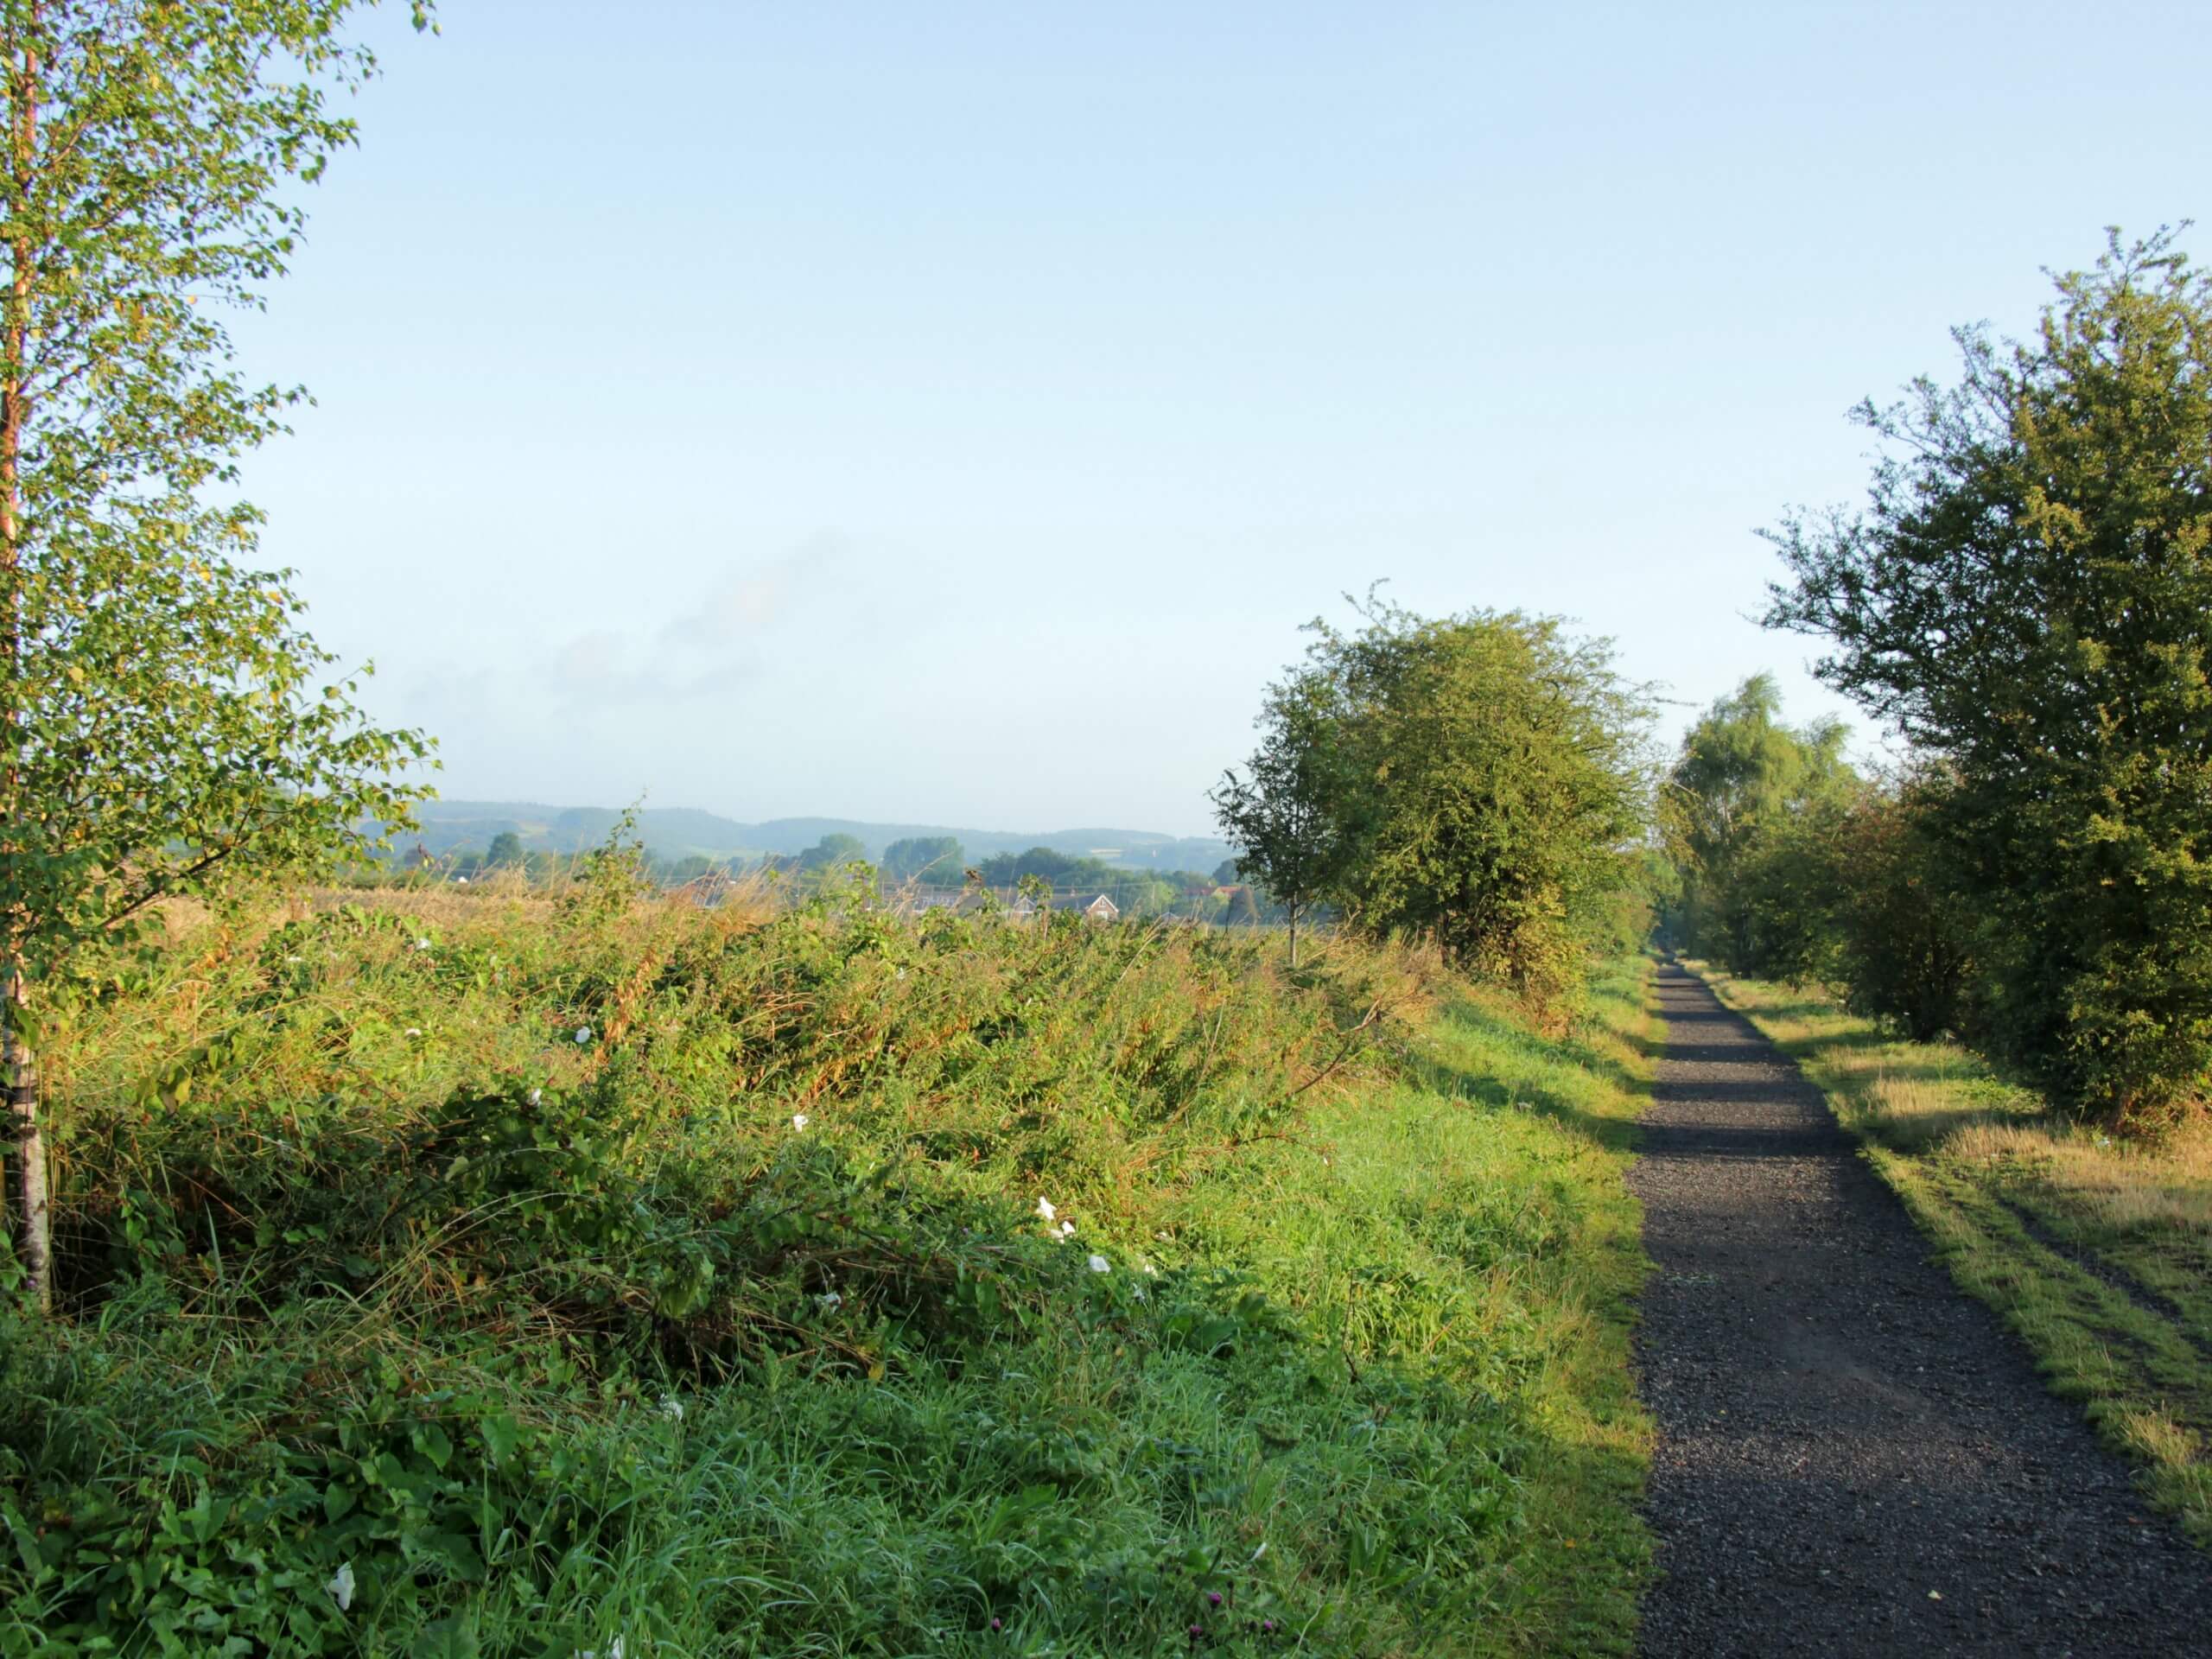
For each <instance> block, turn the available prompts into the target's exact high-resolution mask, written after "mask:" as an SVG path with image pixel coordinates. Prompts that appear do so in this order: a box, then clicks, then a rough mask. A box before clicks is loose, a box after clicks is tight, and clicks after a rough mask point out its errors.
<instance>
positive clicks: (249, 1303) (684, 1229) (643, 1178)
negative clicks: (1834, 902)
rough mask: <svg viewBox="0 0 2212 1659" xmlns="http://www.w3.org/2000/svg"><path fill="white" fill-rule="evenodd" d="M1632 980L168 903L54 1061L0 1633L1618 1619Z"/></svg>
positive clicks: (517, 1647)
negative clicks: (150, 945) (52, 1198)
mask: <svg viewBox="0 0 2212 1659" xmlns="http://www.w3.org/2000/svg"><path fill="white" fill-rule="evenodd" d="M1639 986H1640V977H1639V976H1638V974H1637V971H1636V970H1635V969H1634V967H1633V966H1625V967H1623V968H1622V969H1618V970H1617V971H1616V972H1615V973H1613V974H1612V975H1611V976H1610V977H1608V978H1607V979H1605V980H1604V981H1603V982H1601V983H1600V984H1599V987H1598V988H1597V992H1596V994H1595V995H1594V996H1593V998H1592V1003H1591V1007H1590V1011H1589V1013H1588V1014H1587V1015H1586V1017H1585V1018H1584V1019H1583V1020H1581V1021H1580V1023H1579V1024H1578V1025H1577V1027H1576V1028H1575V1030H1574V1031H1573V1033H1571V1034H1570V1036H1569V1037H1568V1038H1567V1039H1565V1040H1559V1041H1554V1040H1548V1039H1542V1038H1539V1037H1537V1036H1535V1035H1534V1034H1532V1033H1531V1032H1530V1030H1529V1027H1528V1026H1527V1023H1526V1022H1525V1020H1522V1019H1521V1018H1520V1017H1519V1016H1518V1015H1517V1014H1516V1012H1515V1010H1514V1009H1513V1008H1512V1007H1511V1006H1510V1004H1508V1003H1505V1002H1503V1001H1497V1000H1494V999H1490V998H1487V997H1485V996H1484V995H1479V994H1476V993H1471V992H1469V991H1468V990H1466V989H1465V988H1463V987H1460V986H1458V985H1456V984H1455V983H1454V982H1451V981H1449V980H1448V979H1446V977H1445V976H1442V975H1441V974H1440V971H1439V970H1438V969H1436V967H1435V965H1434V964H1433V962H1430V961H1427V960H1425V959H1423V958H1421V957H1414V956H1408V955H1405V954H1399V953H1386V952H1381V951H1376V950H1366V949H1362V948H1357V947H1354V946H1352V945H1350V944H1344V943H1341V942H1335V943H1331V944H1327V945H1326V946H1325V948H1324V949H1322V950H1319V951H1317V952H1316V954H1315V957H1314V959H1313V962H1312V963H1310V964H1309V965H1307V966H1306V967H1302V968H1301V969H1300V970H1298V971H1297V972H1296V973H1292V972H1290V971H1288V970H1287V969H1284V968H1283V967H1282V966H1281V963H1280V962H1279V961H1278V960H1276V959H1275V958H1274V956H1273V955H1272V954H1271V953H1270V952H1269V951H1268V949H1267V948H1266V947H1265V946H1264V945H1256V944H1252V943H1250V942H1249V941H1237V940H1235V939H1232V938H1226V937H1224V936H1222V935H1218V934H1212V933H1207V932H1204V931H1198V930H1188V929H1169V930H1159V931H1147V930H1142V929H1137V928H1120V927H1115V928H1103V929H1102V928H1090V927H1085V926H1083V925H1078V924H1073V923H1061V924H1054V925H1029V926H1020V925H1010V924H1007V923H1003V922H1000V921H996V920H992V919H989V918H965V917H945V916H930V917H925V918H920V919H918V920H916V919H913V918H898V917H893V916H888V915H885V914H881V913H879V912H874V911H873V910H871V909H869V908H868V907H867V906H861V905H858V904H855V903H852V902H849V900H847V899H840V898H838V897H837V896H836V895H830V896H829V897H827V898H825V899H824V900H823V902H822V903H820V904H817V905H816V906H812V907H810V908H809V909H806V910H803V911H798V912H785V913H781V914H771V913H767V912H760V911H753V910H747V908H745V907H744V906H731V907H729V908H728V909H727V910H702V909H698V908H696V907H693V906H686V905H682V904H653V905H645V906H629V907H626V908H623V909H620V910H619V911H611V912H610V911H607V910H606V909H604V908H600V909H593V908H590V907H586V906H575V907H569V908H567V909H563V908H562V907H560V906H547V905H544V904H542V903H537V902H532V903H531V904H529V905H526V906H525V905H524V904H521V903H518V902H514V901H512V900H506V899H500V898H499V896H498V895H496V894H495V895H491V896H487V897H486V898H485V899H482V900H480V901H471V902H469V903H467V904H455V903H454V902H452V901H451V900H447V901H445V902H444V903H443V904H442V906H440V907H439V908H438V910H437V911H436V912H435V914H431V913H429V912H423V913H410V912H408V911H407V910H405V909H404V907H402V906H397V905H396V904H384V905H378V906H359V905H346V904H339V903H335V902H317V903H315V904H298V905H294V906H291V907H290V908H289V910H283V911H278V912H272V913H269V914H264V915H259V916H255V917H243V918H242V917H238V916H220V915H199V916H194V917H192V918H187V919H184V920H181V921H180V923H179V924H178V926H177V928H176V930H175V933H174V935H173V937H172V938H171V940H170V942H169V944H168V947H167V948H166V949H165V950H161V951H159V952H157V953H153V954H151V955H149V956H147V957H132V958H130V959H128V960H123V959H119V960H118V962H117V963H114V964H113V965H112V971H111V973H109V974H108V975H107V976H106V978H105V989H104V990H103V992H102V993H101V995H99V997H98V998H95V999H92V1000H89V1001H86V1003H85V1004H84V1005H83V1006H81V1007H78V1008H76V1009H75V1010H73V1011H72V1013H71V1014H70V1017H69V1018H68V1019H67V1020H66V1021H62V1022H58V1023H57V1029H56V1032H55V1033H54V1039H53V1041H52V1042H51V1043H50V1045H49V1052H50V1054H51V1056H52V1058H51V1062H50V1071H51V1077H52V1089H53V1098H54V1103H55V1118H56V1122H57V1123H58V1124H59V1125H60V1135H58V1137H57V1141H58V1144H59V1147H60V1155H59V1157H58V1159H57V1180H56V1188H57V1194H58V1221H59V1225H58V1227H57V1236H58V1239H59V1241H60V1246H61V1249H60V1258H61V1267H62V1275H61V1291H62V1304H63V1307H62V1313H61V1315H60V1317H59V1318H57V1319H53V1320H51V1321H40V1320H35V1319H25V1318H22V1317H20V1316H18V1315H16V1314H14V1313H9V1314H7V1315H5V1316H3V1317H4V1319H5V1324H6V1328H5V1329H4V1330H0V1370H3V1371H4V1376H0V1525H4V1528H5V1530H6V1532H7V1535H8V1536H7V1539H6V1540H5V1541H4V1546H3V1547H0V1652H5V1653H17V1652H21V1653H26V1654H28V1653H30V1652H33V1651H36V1652H39V1653H42V1654H67V1653H94V1652H119V1653H126V1654H136V1653H143V1654H158V1653H187V1652H190V1653H200V1652H212V1651H224V1650H229V1651H237V1652H249V1651H282V1652H286V1653H298V1654H316V1653H328V1654H340V1653H345V1654H352V1653H372V1654H395V1655H397V1654H406V1655H418V1654H419V1655H433V1654H461V1653H476V1654H485V1655H507V1654H513V1655H524V1654H527V1655H541V1654H543V1655H556V1656H569V1655H575V1654H581V1653H583V1652H587V1651H588V1652H594V1653H599V1654H605V1653H607V1652H608V1651H610V1650H612V1648H613V1643H615V1642H616V1641H617V1640H618V1639H619V1640H620V1642H621V1643H622V1651H623V1652H624V1653H625V1654H626V1656H629V1659H641V1656H644V1655H646V1654H652V1655H655V1656H683V1655H694V1654H697V1655H705V1654H715V1655H721V1654H763V1655H767V1654H775V1655H784V1654H804V1653H821V1654H831V1653H861V1652H899V1653H941V1654H969V1653H974V1654H994V1655H995V1654H1001V1653H1006V1654H1016V1653H1032V1654H1042V1653H1045V1652H1048V1651H1049V1652H1053V1653H1122V1652H1133V1651H1141V1652H1151V1651H1159V1650H1162V1649H1173V1650H1177V1651H1185V1650H1197V1651H1214V1652H1222V1653H1237V1654H1242V1653H1251V1654H1260V1653H1267V1652H1274V1651H1285V1652H1287V1651H1294V1650H1295V1651H1303V1652H1318V1653H1337V1654H1359V1653H1385V1652H1402V1653H1414V1652H1435V1653H1446V1652H1449V1653H1455V1654H1456V1653H1468V1652H1477V1653H1485V1652H1486V1653H1535V1652H1559V1653H1578V1654H1579V1653H1592V1652H1605V1651H1623V1652H1624V1651H1626V1650H1627V1647H1628V1643H1629V1640H1630V1631H1631V1629H1632V1624H1633V1617H1634V1604H1635V1593H1636V1588H1637V1584H1638V1582H1639V1579H1640V1575H1641V1573H1642V1572H1643V1564H1644V1560H1645V1545H1644V1541H1643V1535H1642V1533H1641V1530H1640V1527H1639V1523H1638V1522H1637V1518H1636V1514H1635V1503H1636V1500H1637V1494H1638V1492H1639V1491H1640V1486H1641V1479H1642V1471H1643V1460H1644V1456H1645V1449H1644V1448H1645V1440H1644V1434H1645V1430H1644V1426H1643V1419H1642V1416H1641V1414H1640V1413H1639V1412H1638V1410H1637V1406H1636V1402H1635V1401H1634V1400H1633V1398H1632V1396H1631V1395H1630V1390H1629V1374H1628V1369H1627V1341H1626V1325H1627V1320H1628V1318H1629V1315H1630V1298H1631V1297H1632V1295H1633V1293H1634V1290H1635V1287H1636V1285H1637V1281H1638V1275H1639V1274H1640V1273H1641V1271H1642V1255H1641V1250H1640V1248H1639V1244H1638V1240H1637V1217H1636V1214H1635V1211H1634V1207H1633V1205H1632V1202H1631V1201H1630V1199H1629V1198H1627V1195H1626V1194H1625V1192H1624V1190H1623V1188H1622V1186H1621V1182H1620V1175H1621V1171H1622V1167H1623V1165H1624V1160H1625V1158H1626V1156H1627V1148H1628V1137H1629V1135H1630V1134H1631V1133H1632V1131H1631V1130H1630V1128H1629V1125H1630V1122H1632V1119H1633V1117H1634V1115H1635V1112H1636V1109H1637V1098H1638V1096H1637V1090H1638V1089H1639V1087H1640V1079H1641V1078H1642V1077H1643V1075H1645V1062H1644V1057H1643V1052H1640V1051H1639V1047H1638V1044H1639V1043H1641V1042H1643V1041H1646V1040H1648V1032H1647V1031H1646V1030H1645V1027H1644V1025H1643V1020H1644V1016H1643V1012H1642V1009H1641V1007H1640V1002H1639V992H1638V988H1639Z"/></svg>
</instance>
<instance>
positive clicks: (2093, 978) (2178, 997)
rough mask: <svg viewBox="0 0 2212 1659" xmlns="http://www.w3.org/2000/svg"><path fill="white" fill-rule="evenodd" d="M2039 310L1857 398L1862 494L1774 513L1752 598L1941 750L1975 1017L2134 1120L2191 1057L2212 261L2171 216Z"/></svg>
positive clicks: (2204, 914) (2200, 1009) (1840, 681)
mask: <svg viewBox="0 0 2212 1659" xmlns="http://www.w3.org/2000/svg"><path fill="white" fill-rule="evenodd" d="M2056 289H2057V294H2056V299H2055V300H2053V301H2052V302H2050V304H2049V305H2048V306H2047V307H2046V308H2045V310H2044V316H2043V321H2042V326H2041V328H2040V330H2039V331H2038V333H2037V336H2036V338H2035V339H2034V340H2031V341H2029V342H2025V343H1999V341H1996V340H1993V339H1991V338H1990V337H1989V336H1988V335H1987V334H1986V333H1985V332H1983V331H1980V330H1978V329H1962V330H1961V331H1959V333H1958V334H1957V336H1956V337H1957V340H1958V342H1959V346H1960V350H1961V359H1962V372H1961V378H1960V380H1959V383H1958V384H1957V385H1955V386H1951V387H1942V386H1938V385H1936V384H1935V383H1934V382H1933V381H1931V380H1928V379H1923V380H1921V381H1919V382H1916V384H1915V385H1914V386H1913V387H1912V388H1911V389H1910V394H1909V396H1908V397H1907V398H1906V399H1905V400H1904V402H1903V403H1901V404H1898V405H1897V406H1896V407H1893V408H1890V409H1886V410H1877V409H1875V408H1874V407H1873V406H1872V404H1868V405H1866V406H1864V407H1862V408H1861V410H1859V420H1860V421H1861V422H1862V423H1864V424H1865V425H1866V426H1867V427H1868V428H1870V429H1872V430H1873V431H1874V432H1875V433H1876V434H1877V435H1878V436H1879V437H1880V438H1882V439H1883V440H1885V442H1888V443H1889V444H1890V445H1891V449H1890V451H1889V452H1888V454H1886V456H1885V459H1884V460H1883V461H1881V462H1880V464H1879V465H1878V467H1877V469H1876V472H1875V474H1874V477H1873V481H1872V490H1871V494H1870V499H1869V503H1868V506H1867V509H1866V511H1865V512H1863V513H1858V514H1853V513H1848V512H1829V513H1827V514H1821V515H1803V514H1801V515H1797V516H1794V517H1791V518H1786V519H1785V520H1784V521H1783V524H1782V525H1781V527H1780V528H1779V529H1778V530H1777V531H1775V532H1773V539H1774V541H1775V542H1776V543H1777V547H1778V548H1779V550H1780V551H1781V554H1782V556H1783V561H1784V563H1786V564H1787V565H1788V567H1789V575H1790V578H1791V580H1790V581H1789V582H1788V583H1787V584H1784V585H1778V586H1777V588H1776V589H1775V594H1774V602H1773V605H1772V607H1771V609H1770V612H1769V614H1768V618H1767V620H1768V622H1769V624H1770V626H1777V627H1785V628H1791V629H1796V630H1799V631H1802V632H1811V633H1815V634H1820V635H1823V636H1825V637H1826V638H1827V639H1828V641H1829V642H1830V646H1831V651H1830V654H1829V655H1827V657H1826V658H1823V660H1822V661H1821V664H1820V672H1821V674H1822V676H1823V677H1825V678H1826V679H1827V681H1828V682H1829V683H1831V684H1834V685H1836V686H1838V687H1840V689H1842V690H1846V691H1847V692H1849V693H1851V694H1852V695H1853V696H1856V697H1858V698H1859V700H1860V701H1861V702H1864V703H1865V704H1866V707H1867V708H1869V709H1872V711H1874V712H1875V713H1876V714H1877V715H1880V716H1882V717H1884V718H1885V719H1886V720H1889V721H1893V722H1894V723H1895V724H1896V725H1897V728H1899V729H1900V730H1901V731H1902V732H1903V733H1904V735H1905V736H1906V737H1907V738H1909V739H1910V740H1911V741H1912V742H1913V743H1914V744H1915V745H1916V747H1918V748H1920V749H1921V750H1923V751H1924V752H1925V753H1928V754H1929V755H1930V756H1932V757H1934V758H1936V759H1938V760H1941V762H1942V764H1943V765H1944V766H1945V767H1946V768H1947V769H1948V773H1949V776H1950V778H1951V779H1952V785H1951V786H1950V787H1949V788H1948V789H1946V790H1945V791H1943V793H1942V796H1941V797H1940V798H1939V799H1937V800H1936V801H1935V802H1934V803H1932V804H1931V808H1930V810H1931V813H1932V818H1931V824H1932V826H1933V828H1934V829H1936V832H1937V833H1938V834H1940V835H1941V836H1942V838H1943V839H1944V841H1945V842H1947V843H1948V848H1949V850H1950V854H1951V856H1952V858H1953V859H1954V860H1955V869H1956V871H1957V874H1958V879H1959V880H1961V882H1962V883H1963V884H1964V887H1965V891H1966V896H1967V897H1968V898H1970V899H1971V900H1972V902H1973V905H1974V909H1975V911H1976V912H1977V914H1978V915H1979V916H1980V918H1982V926H1981V928H1980V934H1979V943H1980V950H1979V965H1978V972H1979V975H1980V981H1981V983H1980V989H1979V991H1978V993H1977V995H1978V998H1979V1000H1980V1003H1981V1005H1982V1007H1983V1010H1984V1017H1985V1020H1986V1036H1987V1038H1988V1039H1989V1040H1990V1041H1992V1042H1993V1045H1994V1046H1996V1047H1997V1048H1998V1049H1999V1051H2000V1052H2003V1053H2005V1054H2006V1055H2007V1056H2009V1057H2010V1058H2012V1059H2013V1060H2015V1061H2016V1062H2018V1063H2019V1064H2021V1065H2024V1066H2025V1067H2027V1068H2028V1069H2030V1070H2031V1071H2034V1072H2036V1073H2037V1074H2039V1075H2040V1076H2041V1077H2043V1078H2044V1081H2045V1082H2046V1083H2047V1084H2050V1086H2051V1087H2053V1088H2054V1089H2055V1090H2056V1091H2057V1092H2059V1093H2060V1094H2061V1095H2062V1096H2065V1097H2068V1098H2070V1099H2073V1100H2075V1101H2077V1102H2079V1103H2082V1105H2083V1106H2085V1107H2086V1108H2088V1109H2095V1110H2101V1111H2104V1112H2107V1113H2110V1114H2113V1115H2114V1116H2118V1117H2120V1118H2123V1119H2142V1120H2157V1119H2159V1118H2162V1117H2164V1116H2167V1115H2169V1114H2170V1113H2171V1112H2172V1111H2174V1110H2176V1109H2178V1108H2179V1107H2180V1106H2181V1105H2182V1103H2184V1102H2186V1101H2187V1100H2189V1099H2191V1098H2193V1097H2195V1096H2197V1095H2198V1094H2199V1093H2200V1092H2201V1091H2202V1086H2203V1078H2204V1075H2205V1071H2206V1068H2207V1065H2208V1064H2209V1063H2212V813H2208V812H2207V810H2206V803H2207V801H2208V800H2212V556H2208V550H2209V549H2212V361H2208V358H2212V282H2208V279H2207V278H2206V277H2204V276H2203V275H2202V274H2200V273H2199V272H2197V271H2196V270H2194V269H2192V268H2191V267H2190V264H2189V262H2188V261H2187V259H2186V258H2185V257H2183V254H2182V253H2181V252H2180V251H2179V250H2178V249H2177V247H2176V246H2175V245H2174V242H2173V238H2172V237H2171V235H2170V234H2169V233H2166V232H2160V233H2159V234H2158V235H2157V236H2154V237H2152V238H2149V239H2148V240H2146V241H2142V242H2138V243H2135V244H2133V245H2123V244H2122V243H2121V242H2120V238H2119V237H2118V235H2117V233H2114V234H2113V236H2112V237H2111V238H2110V241H2109V245H2108V247H2107V251H2106V253H2105V255H2104V256H2103V257H2101V259H2100V260H2099V261H2098V262H2097V264H2096V267H2095V269H2094V270H2091V271H2087V272H2078V271H2077V272H2074V273H2071V274H2069V275H2066V276H2063V277H2058V278H2057V279H2056Z"/></svg>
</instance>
